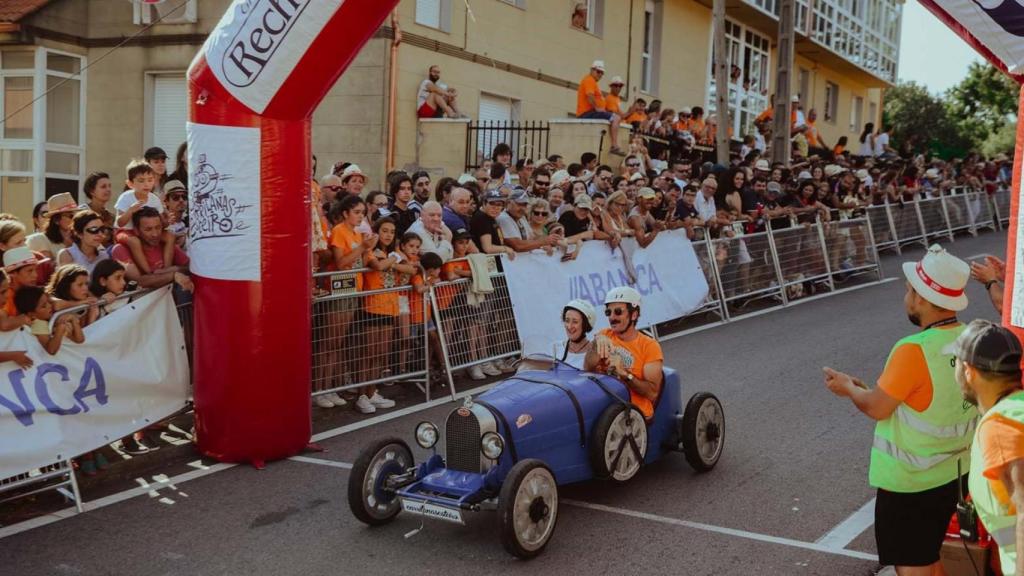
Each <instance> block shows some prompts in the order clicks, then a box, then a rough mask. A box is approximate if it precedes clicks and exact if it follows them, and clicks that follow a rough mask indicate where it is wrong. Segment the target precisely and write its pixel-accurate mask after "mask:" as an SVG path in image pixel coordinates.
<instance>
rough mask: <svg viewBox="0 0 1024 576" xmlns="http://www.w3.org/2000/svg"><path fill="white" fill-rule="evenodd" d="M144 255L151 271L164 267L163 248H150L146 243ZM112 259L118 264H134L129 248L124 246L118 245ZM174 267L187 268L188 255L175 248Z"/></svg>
mask: <svg viewBox="0 0 1024 576" xmlns="http://www.w3.org/2000/svg"><path fill="white" fill-rule="evenodd" d="M142 253H143V254H145V255H146V262H147V263H148V264H149V269H150V270H154V271H155V270H159V269H161V268H163V267H164V249H163V246H159V245H158V246H150V245H149V244H146V243H145V242H143V243H142ZM110 257H111V258H113V259H114V260H117V261H118V262H132V253H131V252H129V251H128V247H127V246H125V245H123V244H117V245H115V246H114V249H113V250H111V251H110ZM172 264H173V265H174V266H187V265H188V255H187V254H185V252H184V251H183V250H182V249H181V248H178V247H177V246H175V247H174V262H172Z"/></svg>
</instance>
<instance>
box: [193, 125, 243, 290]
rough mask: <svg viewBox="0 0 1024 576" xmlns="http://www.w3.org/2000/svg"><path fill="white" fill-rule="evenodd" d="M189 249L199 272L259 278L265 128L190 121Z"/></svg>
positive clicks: (208, 275)
mask: <svg viewBox="0 0 1024 576" xmlns="http://www.w3.org/2000/svg"><path fill="white" fill-rule="evenodd" d="M187 130H188V165H189V170H190V174H189V188H190V189H189V203H188V216H189V228H188V242H189V248H188V255H189V259H190V260H191V261H190V263H189V264H190V266H189V267H190V269H191V271H192V272H193V273H194V274H198V275H200V276H204V277H206V278H216V279H218V280H249V281H253V282H258V281H259V280H260V270H261V268H260V238H261V233H260V212H261V210H260V130H259V128H238V127H228V126H211V125H209V124H196V123H194V122H189V123H188V124H187Z"/></svg>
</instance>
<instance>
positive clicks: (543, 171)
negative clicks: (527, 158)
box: [527, 168, 551, 199]
mask: <svg viewBox="0 0 1024 576" xmlns="http://www.w3.org/2000/svg"><path fill="white" fill-rule="evenodd" d="M550 188H551V172H548V169H547V168H538V169H536V170H534V172H533V182H532V183H531V184H530V187H529V188H527V191H528V192H529V193H530V196H532V197H534V198H545V199H547V197H548V190H550Z"/></svg>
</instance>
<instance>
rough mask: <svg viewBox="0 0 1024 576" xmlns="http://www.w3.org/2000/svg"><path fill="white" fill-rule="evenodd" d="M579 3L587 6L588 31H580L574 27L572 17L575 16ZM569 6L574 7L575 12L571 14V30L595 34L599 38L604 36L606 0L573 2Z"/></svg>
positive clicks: (574, 0) (576, 0) (575, 0)
mask: <svg viewBox="0 0 1024 576" xmlns="http://www.w3.org/2000/svg"><path fill="white" fill-rule="evenodd" d="M577 3H583V4H586V5H587V23H586V26H587V29H586V30H580V29H579V28H576V27H574V26H573V25H572V15H573V14H575V7H576V4H577ZM569 5H570V6H572V7H573V10H574V11H573V12H572V13H570V14H569V27H570V28H572V29H573V30H576V31H579V32H584V33H586V34H593V35H594V36H598V37H600V36H602V35H603V34H604V0H573V1H572V2H571V3H570V4H569Z"/></svg>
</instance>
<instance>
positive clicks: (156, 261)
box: [110, 206, 192, 292]
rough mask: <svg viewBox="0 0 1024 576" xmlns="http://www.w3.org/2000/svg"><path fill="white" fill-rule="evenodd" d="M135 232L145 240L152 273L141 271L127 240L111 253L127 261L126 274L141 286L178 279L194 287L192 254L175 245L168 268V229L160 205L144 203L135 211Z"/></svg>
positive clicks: (168, 282)
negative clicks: (165, 251) (190, 268)
mask: <svg viewBox="0 0 1024 576" xmlns="http://www.w3.org/2000/svg"><path fill="white" fill-rule="evenodd" d="M132 224H133V225H134V226H135V233H136V234H137V235H138V237H139V240H140V241H141V242H142V253H143V254H144V255H145V256H146V261H147V262H148V264H149V268H150V270H152V271H153V272H152V273H150V274H140V273H139V271H138V268H136V267H135V266H134V265H133V260H132V255H131V252H129V250H128V247H127V246H125V245H124V244H115V245H114V249H113V250H111V252H110V257H111V258H113V259H114V260H117V261H118V262H121V263H122V264H124V265H125V268H126V274H125V275H126V276H127V277H128V279H129V280H135V281H136V282H138V283H139V287H141V288H159V287H160V286H166V285H167V284H170V283H171V282H174V283H176V284H178V285H179V286H181V287H182V288H183V289H184V290H187V291H189V292H191V291H192V279H191V278H189V277H188V256H187V255H185V252H184V251H183V250H182V249H181V248H178V247H177V246H175V247H174V261H173V263H172V265H171V266H170V267H169V268H164V255H163V247H162V243H161V237H162V236H163V232H164V221H163V218H162V217H161V216H160V212H158V211H157V210H156V208H152V207H150V206H143V207H142V208H140V209H138V210H137V211H136V212H135V213H134V214H132Z"/></svg>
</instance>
